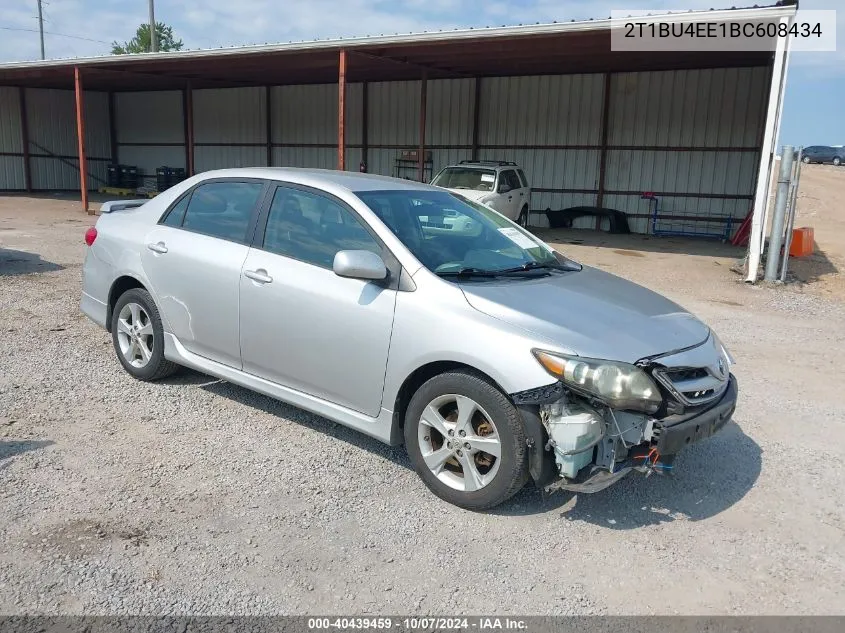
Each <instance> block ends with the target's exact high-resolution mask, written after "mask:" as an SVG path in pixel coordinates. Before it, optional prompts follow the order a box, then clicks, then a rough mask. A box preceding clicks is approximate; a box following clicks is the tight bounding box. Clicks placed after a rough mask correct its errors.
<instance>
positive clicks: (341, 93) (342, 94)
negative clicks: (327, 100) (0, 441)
mask: <svg viewBox="0 0 845 633" xmlns="http://www.w3.org/2000/svg"><path fill="white" fill-rule="evenodd" d="M337 168H338V169H339V170H341V171H343V170H345V169H346V49H341V51H340V58H339V59H338V73H337Z"/></svg>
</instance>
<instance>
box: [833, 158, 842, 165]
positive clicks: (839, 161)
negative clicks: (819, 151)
mask: <svg viewBox="0 0 845 633" xmlns="http://www.w3.org/2000/svg"><path fill="white" fill-rule="evenodd" d="M833 164H834V165H836V166H837V167H839V166H840V165H841V164H842V159H841V158H839V156H834V158H833Z"/></svg>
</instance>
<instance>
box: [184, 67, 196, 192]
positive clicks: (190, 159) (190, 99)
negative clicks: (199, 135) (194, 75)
mask: <svg viewBox="0 0 845 633" xmlns="http://www.w3.org/2000/svg"><path fill="white" fill-rule="evenodd" d="M182 108H183V112H182V114H183V124H184V126H185V170H186V171H187V174H188V177H191V176H193V175H194V91H193V88H192V86H191V82H190V81H189V82H187V83H186V84H185V88H184V90H182Z"/></svg>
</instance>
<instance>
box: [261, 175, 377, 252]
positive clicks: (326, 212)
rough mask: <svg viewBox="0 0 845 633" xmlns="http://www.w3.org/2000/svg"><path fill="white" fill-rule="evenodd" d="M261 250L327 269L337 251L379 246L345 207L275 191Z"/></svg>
mask: <svg viewBox="0 0 845 633" xmlns="http://www.w3.org/2000/svg"><path fill="white" fill-rule="evenodd" d="M263 248H264V250H267V251H270V252H271V253H276V254H277V255H284V256H286V257H293V258H294V259H298V260H301V261H304V262H308V263H309V264H315V265H317V266H321V267H323V268H331V267H332V264H333V263H334V256H335V255H336V254H337V252H338V251H345V250H367V251H372V252H374V253H378V254H381V246H380V245H379V243H378V242H377V241H376V240H375V238H374V237H373V236H372V235H370V233H369V232H368V231H367V230H366V229H365V228H364V227H363V226H362V225H361V223H360V222H359V220H358V219H357V218H356V217H355V216H354V215H353V214H352V213H351V212H350V211H349V210H348V209H346V208H345V207H343V206H341V205H340V204H338V203H336V202H335V201H334V200H332V199H331V198H329V197H326V196H321V195H319V194H317V193H311V192H310V191H302V190H299V189H289V188H287V187H278V188H277V189H276V193H275V195H274V196H273V202H272V204H271V205H270V213H269V214H268V216H267V228H266V229H265V231H264V241H263Z"/></svg>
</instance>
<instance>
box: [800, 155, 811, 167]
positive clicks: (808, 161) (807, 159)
mask: <svg viewBox="0 0 845 633" xmlns="http://www.w3.org/2000/svg"><path fill="white" fill-rule="evenodd" d="M801 162H803V163H804V164H805V165H809V164H810V157H809V156H805V157H804V158H802V159H801Z"/></svg>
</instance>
